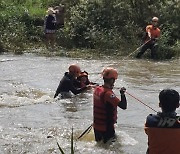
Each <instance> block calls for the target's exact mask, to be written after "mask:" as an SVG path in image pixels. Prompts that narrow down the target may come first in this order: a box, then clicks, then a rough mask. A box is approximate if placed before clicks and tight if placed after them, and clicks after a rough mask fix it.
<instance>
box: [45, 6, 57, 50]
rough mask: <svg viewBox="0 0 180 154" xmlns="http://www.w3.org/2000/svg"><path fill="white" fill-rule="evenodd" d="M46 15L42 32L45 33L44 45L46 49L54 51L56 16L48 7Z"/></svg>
mask: <svg viewBox="0 0 180 154" xmlns="http://www.w3.org/2000/svg"><path fill="white" fill-rule="evenodd" d="M46 12H47V15H46V16H45V19H44V32H45V37H46V40H45V43H46V48H47V49H51V50H53V49H54V45H55V40H56V39H55V32H56V16H55V11H54V9H53V8H52V7H49V8H48V10H47V11H46Z"/></svg>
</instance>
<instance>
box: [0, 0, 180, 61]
mask: <svg viewBox="0 0 180 154" xmlns="http://www.w3.org/2000/svg"><path fill="white" fill-rule="evenodd" d="M60 3H62V4H64V5H65V8H66V9H65V10H66V13H65V17H66V18H65V27H64V28H63V29H59V30H58V31H57V43H58V45H60V46H63V47H66V48H73V47H76V48H91V49H102V50H104V51H105V50H107V49H112V50H111V51H116V52H115V53H117V51H119V53H118V55H127V54H129V53H130V52H132V51H133V50H134V49H135V48H137V47H138V46H139V45H140V44H141V42H142V37H143V34H144V30H145V27H146V25H147V24H149V22H150V20H151V18H152V17H153V16H157V17H159V19H160V25H159V26H160V28H161V31H162V35H161V38H160V40H159V51H158V58H159V59H169V58H172V57H174V56H179V52H180V51H179V50H180V49H179V46H180V45H179V39H180V38H179V37H180V36H179V34H180V29H179V27H180V22H179V21H180V9H179V3H178V0H173V1H172V0H26V1H23V0H6V1H5V0H2V1H1V2H0V20H1V23H0V30H1V34H0V38H1V42H2V44H3V48H12V47H13V48H15V49H16V48H17V49H23V48H24V47H25V46H26V45H29V44H34V43H36V44H37V42H39V43H41V42H42V43H43V41H44V34H43V20H44V16H45V13H46V12H45V11H46V10H47V7H49V6H55V5H58V4H60ZM120 51H124V52H120Z"/></svg>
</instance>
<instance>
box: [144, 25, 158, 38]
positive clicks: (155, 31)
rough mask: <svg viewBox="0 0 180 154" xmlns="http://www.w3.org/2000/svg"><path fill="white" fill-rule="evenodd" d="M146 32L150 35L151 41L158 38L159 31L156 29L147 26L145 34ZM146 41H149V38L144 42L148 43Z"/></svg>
mask: <svg viewBox="0 0 180 154" xmlns="http://www.w3.org/2000/svg"><path fill="white" fill-rule="evenodd" d="M148 32H150V33H151V37H152V39H153V38H158V37H160V29H159V28H157V27H156V28H154V26H153V25H148V26H147V27H146V33H148ZM148 40H149V38H147V40H146V41H148Z"/></svg>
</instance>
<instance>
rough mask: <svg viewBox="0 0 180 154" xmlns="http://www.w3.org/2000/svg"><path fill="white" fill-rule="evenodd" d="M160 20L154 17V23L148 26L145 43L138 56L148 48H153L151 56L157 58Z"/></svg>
mask: <svg viewBox="0 0 180 154" xmlns="http://www.w3.org/2000/svg"><path fill="white" fill-rule="evenodd" d="M158 21H159V19H158V18H157V17H153V18H152V24H150V25H148V26H147V27H146V36H145V42H144V45H143V46H142V47H141V49H140V52H139V53H138V54H137V56H136V58H141V56H142V55H143V54H144V52H145V51H146V50H147V49H150V50H151V58H152V59H155V58H156V55H157V54H156V51H157V47H158V44H157V40H158V38H159V37H160V29H159V28H158Z"/></svg>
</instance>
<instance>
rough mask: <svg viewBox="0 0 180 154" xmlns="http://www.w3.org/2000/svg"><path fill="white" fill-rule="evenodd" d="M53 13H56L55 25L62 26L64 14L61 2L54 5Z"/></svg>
mask: <svg viewBox="0 0 180 154" xmlns="http://www.w3.org/2000/svg"><path fill="white" fill-rule="evenodd" d="M54 10H55V12H56V13H55V15H56V20H57V23H56V27H57V29H59V28H63V27H64V16H65V6H64V5H62V4H59V6H55V7H54Z"/></svg>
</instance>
